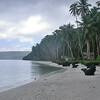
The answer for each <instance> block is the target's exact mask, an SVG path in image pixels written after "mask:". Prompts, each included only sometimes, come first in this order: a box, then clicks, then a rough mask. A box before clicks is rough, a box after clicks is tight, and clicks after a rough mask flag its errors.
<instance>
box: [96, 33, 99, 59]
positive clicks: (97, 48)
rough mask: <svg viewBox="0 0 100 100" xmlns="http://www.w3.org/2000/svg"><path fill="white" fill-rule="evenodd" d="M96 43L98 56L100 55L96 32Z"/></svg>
mask: <svg viewBox="0 0 100 100" xmlns="http://www.w3.org/2000/svg"><path fill="white" fill-rule="evenodd" d="M96 43H97V54H98V57H99V43H98V36H97V34H96Z"/></svg>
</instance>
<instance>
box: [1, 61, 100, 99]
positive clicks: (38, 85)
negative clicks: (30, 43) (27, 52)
mask: <svg viewBox="0 0 100 100" xmlns="http://www.w3.org/2000/svg"><path fill="white" fill-rule="evenodd" d="M36 63H37V62H36ZM40 63H41V62H40ZM42 63H43V62H42ZM45 64H47V62H45ZM50 64H52V65H55V64H54V63H52V62H48V65H50ZM56 67H57V66H56ZM58 67H59V65H58ZM83 67H84V66H83V65H79V67H78V68H75V69H73V68H71V67H66V70H65V69H64V70H65V71H61V72H58V73H56V74H52V75H49V76H47V77H43V78H40V79H39V80H37V81H34V82H30V83H28V84H25V85H22V86H19V87H17V88H13V89H11V90H7V91H4V92H1V93H0V100H99V99H100V95H99V93H100V67H97V71H96V74H95V75H94V76H85V75H84V73H83V72H82V71H81V70H80V69H81V68H83Z"/></svg>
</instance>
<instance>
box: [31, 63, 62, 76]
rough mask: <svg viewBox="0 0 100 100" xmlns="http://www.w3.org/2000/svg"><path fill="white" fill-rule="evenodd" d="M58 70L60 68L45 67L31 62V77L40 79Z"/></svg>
mask: <svg viewBox="0 0 100 100" xmlns="http://www.w3.org/2000/svg"><path fill="white" fill-rule="evenodd" d="M59 69H61V68H56V67H53V66H49V65H45V64H37V63H34V62H31V74H32V77H33V76H38V77H40V76H42V75H45V74H49V73H51V72H54V71H57V70H59Z"/></svg>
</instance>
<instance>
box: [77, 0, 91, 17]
mask: <svg viewBox="0 0 100 100" xmlns="http://www.w3.org/2000/svg"><path fill="white" fill-rule="evenodd" d="M87 2H88V0H80V1H78V2H77V3H78V6H77V7H78V13H79V15H81V16H84V15H87V14H88V13H89V7H90V6H91V4H88V3H87Z"/></svg>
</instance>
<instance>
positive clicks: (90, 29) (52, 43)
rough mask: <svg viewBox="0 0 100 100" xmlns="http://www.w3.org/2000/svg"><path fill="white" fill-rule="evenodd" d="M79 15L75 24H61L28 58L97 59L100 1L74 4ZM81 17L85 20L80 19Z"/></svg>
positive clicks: (72, 9)
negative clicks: (92, 3)
mask: <svg viewBox="0 0 100 100" xmlns="http://www.w3.org/2000/svg"><path fill="white" fill-rule="evenodd" d="M69 12H70V14H71V15H73V16H75V17H76V24H77V27H75V26H74V25H73V24H71V23H68V24H67V25H63V26H60V27H59V29H56V30H55V31H54V32H52V35H47V36H45V37H44V38H43V39H42V40H41V42H40V44H37V45H36V46H33V47H32V52H31V53H30V54H28V55H27V56H25V57H24V58H23V59H24V60H57V59H61V57H65V56H67V58H69V59H72V60H80V59H81V60H84V59H87V60H93V59H94V60H95V59H97V58H98V57H99V55H100V1H97V2H96V6H94V7H92V6H91V4H89V3H88V0H79V1H76V2H74V3H73V4H72V5H71V6H70V10H69ZM78 17H80V18H81V21H78Z"/></svg>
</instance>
